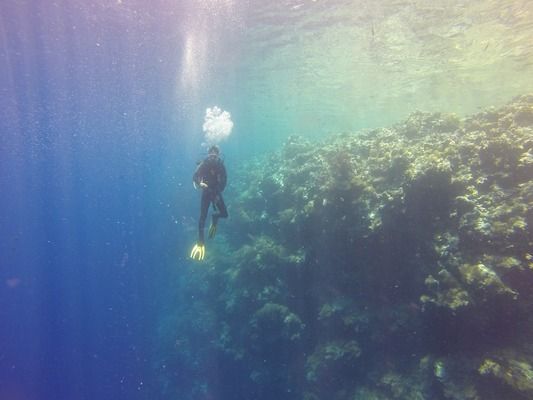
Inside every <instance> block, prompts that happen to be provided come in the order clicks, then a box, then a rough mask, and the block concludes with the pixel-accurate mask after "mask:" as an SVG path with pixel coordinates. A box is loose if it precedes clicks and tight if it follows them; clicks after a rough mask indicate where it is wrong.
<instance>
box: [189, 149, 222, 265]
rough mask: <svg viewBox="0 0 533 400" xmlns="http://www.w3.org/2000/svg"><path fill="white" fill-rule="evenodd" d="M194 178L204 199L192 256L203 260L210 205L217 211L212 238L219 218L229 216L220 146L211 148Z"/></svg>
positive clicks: (209, 234) (211, 227)
mask: <svg viewBox="0 0 533 400" xmlns="http://www.w3.org/2000/svg"><path fill="white" fill-rule="evenodd" d="M192 180H193V184H194V186H195V187H196V188H198V187H199V188H201V189H202V200H201V203H200V220H199V221H198V242H197V243H196V245H195V246H194V247H193V249H192V251H191V258H192V259H198V260H199V261H202V260H203V259H204V257H205V245H204V227H205V219H206V218H207V211H208V210H209V206H210V205H211V204H213V209H214V211H215V212H214V213H213V214H212V220H211V226H210V227H209V233H208V237H209V238H210V239H211V238H213V237H214V236H215V234H216V232H217V223H218V219H219V218H227V217H228V211H227V209H226V204H224V199H223V198H222V192H223V191H224V188H225V187H226V181H227V174H226V167H224V162H223V161H222V159H221V158H220V150H219V148H218V146H216V145H213V146H211V147H210V148H209V151H208V156H207V158H206V159H205V160H203V161H202V162H201V163H200V164H199V165H198V167H197V168H196V171H195V172H194V175H193V178H192Z"/></svg>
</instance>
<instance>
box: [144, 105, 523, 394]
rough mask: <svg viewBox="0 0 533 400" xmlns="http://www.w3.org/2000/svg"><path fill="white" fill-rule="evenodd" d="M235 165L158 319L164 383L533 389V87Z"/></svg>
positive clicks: (219, 388)
mask: <svg viewBox="0 0 533 400" xmlns="http://www.w3.org/2000/svg"><path fill="white" fill-rule="evenodd" d="M242 171H243V172H242V174H241V175H240V176H237V177H235V178H234V179H233V181H232V188H231V192H230V193H228V194H227V195H226V197H227V198H228V203H229V205H230V207H231V208H230V213H231V219H230V220H228V221H223V222H224V226H223V227H222V226H221V229H220V230H221V231H225V232H226V234H225V235H224V236H221V237H217V239H216V240H215V242H213V244H211V243H209V244H208V246H209V247H208V258H207V260H206V262H205V263H203V264H198V265H195V266H194V267H191V268H190V269H189V270H187V271H181V272H180V273H181V274H182V275H183V274H184V276H182V280H181V287H180V289H179V290H176V292H175V294H174V298H173V299H172V301H169V309H168V310H166V311H165V313H164V315H163V316H162V317H161V323H160V326H159V336H158V338H157V343H158V346H159V350H160V357H159V359H158V360H157V362H156V365H155V367H156V368H157V369H158V370H159V372H160V375H161V379H162V384H163V387H164V390H165V394H166V395H167V396H175V397H172V398H180V399H213V398H217V399H230V398H231V399H265V400H266V399H279V400H283V399H302V400H319V399H320V400H321V399H328V400H329V399H332V400H369V399H373V400H384V399H401V400H407V399H409V400H413V399H452V400H474V399H488V400H500V399H509V400H512V399H517V400H521V399H533V230H532V227H533V96H521V97H517V98H515V99H514V100H513V101H512V102H510V103H509V104H508V105H506V106H504V107H502V108H499V109H489V110H486V111H484V112H481V113H479V114H477V115H473V116H470V117H467V118H463V119H460V118H458V117H457V116H455V115H447V114H441V113H435V114H426V113H421V112H417V113H413V114H412V115H410V116H409V118H408V119H407V120H406V121H404V122H402V123H399V124H397V125H395V126H392V127H389V128H382V129H375V130H369V131H364V132H358V133H355V134H342V135H337V136H333V137H330V138H328V139H327V140H326V141H324V142H322V143H310V142H307V141H305V140H303V139H302V138H299V137H291V138H290V139H289V140H288V142H287V143H286V145H285V146H284V148H283V149H282V150H281V151H280V152H279V153H276V154H273V155H270V156H268V157H267V158H265V159H261V160H256V161H253V162H250V163H249V164H248V165H247V166H246V168H243V169H242ZM234 174H235V173H234ZM184 393H186V394H184ZM168 398H171V397H168Z"/></svg>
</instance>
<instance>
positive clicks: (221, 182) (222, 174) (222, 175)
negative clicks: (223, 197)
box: [218, 164, 228, 192]
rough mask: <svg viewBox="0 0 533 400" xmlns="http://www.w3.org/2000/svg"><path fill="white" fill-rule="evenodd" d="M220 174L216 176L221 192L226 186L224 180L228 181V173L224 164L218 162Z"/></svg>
mask: <svg viewBox="0 0 533 400" xmlns="http://www.w3.org/2000/svg"><path fill="white" fill-rule="evenodd" d="M220 167H221V168H220V174H219V176H218V186H219V188H220V191H221V192H222V191H223V190H224V189H225V188H226V182H227V181H228V175H227V173H226V167H225V166H224V164H220Z"/></svg>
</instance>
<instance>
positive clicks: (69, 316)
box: [0, 0, 531, 400]
mask: <svg viewBox="0 0 533 400" xmlns="http://www.w3.org/2000/svg"><path fill="white" fill-rule="evenodd" d="M261 3H262V2H261ZM312 3H313V4H312ZM314 3H317V4H316V5H315V4H314ZM319 3H321V2H320V1H318V2H309V5H310V7H311V6H312V7H314V8H311V11H310V13H311V14H312V13H313V12H314V13H316V15H320V14H319V13H320V12H322V11H324V9H323V8H320V7H324V6H322V5H320V4H319ZM336 3H337V6H338V7H339V8H338V10H340V11H338V12H339V13H341V14H342V12H341V11H342V10H343V8H342V7H348V8H349V9H352V6H353V4H350V2H345V1H339V2H336ZM393 3H394V2H393ZM283 4H284V5H285V6H286V9H287V10H288V11H290V10H292V11H295V12H298V13H299V14H297V15H295V16H291V17H289V16H288V14H287V15H285V14H284V15H282V16H280V15H279V14H276V13H279V12H280V11H279V10H277V9H276V8H275V7H273V9H267V8H262V5H260V4H255V3H254V2H243V4H241V5H238V4H236V2H232V1H226V2H223V1H220V2H217V1H202V2H194V1H184V2H181V1H170V0H165V1H163V0H160V1H156V2H148V1H141V0H134V1H127V0H114V1H103V0H99V1H92V2H82V1H66V0H65V1H62V0H58V1H45V2H38V1H31V0H3V1H2V3H1V4H0V70H1V73H0V110H1V115H2V116H1V117H0V238H1V240H0V305H1V306H0V399H8V400H63V399H65V400H77V399H100V400H106V399H157V398H158V397H157V396H158V394H159V393H162V392H163V391H162V389H161V387H160V380H158V377H157V373H156V372H155V371H156V369H155V368H154V365H153V360H154V358H157V357H154V355H153V352H154V349H155V348H156V347H157V345H156V343H155V340H156V332H157V329H158V328H157V324H158V321H159V318H160V316H161V314H163V313H164V311H165V307H168V305H167V304H166V303H165V299H166V298H167V295H168V293H172V292H173V291H176V290H178V289H179V288H180V285H185V284H186V282H185V283H184V282H178V281H176V282H174V281H170V280H169V277H173V278H174V277H176V270H177V269H178V270H179V269H180V268H188V269H189V268H194V266H191V264H190V262H189V261H188V260H187V256H188V252H189V250H190V246H191V244H192V243H193V242H194V240H195V237H196V231H195V228H196V224H197V219H196V218H197V212H198V198H197V193H196V192H194V190H193V188H192V185H191V175H192V172H193V171H194V168H195V165H196V164H195V163H196V162H197V161H198V160H199V159H201V158H202V157H203V156H204V155H205V148H204V147H202V145H201V144H202V142H203V135H202V123H203V118H204V113H205V109H206V108H207V107H212V106H213V105H219V106H221V107H223V109H226V110H230V111H231V113H232V118H233V120H234V121H235V128H234V130H233V132H232V135H231V137H230V138H229V139H228V140H227V142H224V143H223V144H222V149H223V153H224V157H225V163H226V166H227V168H228V171H229V175H230V182H231V177H232V171H236V170H238V169H239V168H240V167H241V166H242V165H243V162H244V161H245V160H247V159H249V158H250V157H252V156H255V155H261V154H267V153H268V152H269V151H272V150H275V149H278V148H279V147H280V146H281V144H282V143H283V142H285V141H286V140H287V137H288V136H289V135H291V134H293V133H299V134H304V135H306V134H307V135H308V136H309V137H310V138H317V137H323V136H324V135H325V134H327V133H329V132H331V131H335V132H339V131H343V130H354V129H360V128H365V127H373V126H379V125H387V124H389V123H392V122H394V121H396V120H397V119H399V118H400V117H402V116H404V115H405V114H406V113H407V111H410V110H411V109H414V108H416V107H417V106H420V105H424V104H426V105H428V108H431V109H433V110H435V109H440V108H446V111H456V112H463V113H466V112H470V111H473V110H474V109H475V108H476V107H481V106H485V105H487V104H490V102H491V101H492V102H494V103H501V102H503V100H504V99H505V100H507V99H508V95H511V94H517V93H518V92H519V91H521V90H523V89H524V84H523V82H522V81H519V79H518V78H517V80H516V81H515V82H514V83H513V84H510V85H508V87H506V90H507V91H508V92H506V93H503V90H502V88H501V87H500V86H498V85H497V83H496V82H494V80H493V79H492V77H493V75H492V74H485V72H486V71H485V70H483V71H481V72H480V75H479V76H481V77H482V78H479V76H478V78H479V80H480V81H481V83H480V82H478V81H476V82H477V83H476V84H475V85H474V86H472V87H471V90H470V91H469V94H470V95H469V96H466V97H463V96H461V95H460V94H458V93H457V92H454V90H457V88H455V87H454V88H452V89H449V90H450V92H454V93H455V96H456V97H454V98H453V99H452V100H450V101H449V103H448V104H446V107H444V102H445V100H442V99H443V98H445V97H446V96H445V94H446V93H448V92H447V90H448V89H446V88H445V86H446V84H444V85H443V86H438V87H437V86H431V84H429V83H428V85H430V86H431V87H429V86H425V85H426V81H425V80H424V83H420V82H422V80H420V81H418V80H416V79H415V78H409V79H413V81H410V82H407V83H405V82H403V83H401V84H398V86H399V87H400V88H399V89H398V88H396V89H395V90H397V91H398V90H400V91H401V90H403V88H405V87H407V86H409V85H408V84H409V83H413V82H414V81H416V82H418V83H417V85H420V87H421V88H422V89H420V90H421V91H422V92H423V93H421V94H420V99H415V98H414V97H416V96H413V91H416V90H415V89H413V87H411V86H409V89H406V90H407V91H408V92H409V93H410V96H412V97H410V99H411V100H410V101H409V102H407V103H404V102H403V101H402V99H403V97H402V95H401V92H400V93H395V94H391V93H388V84H386V82H392V81H393V79H390V80H388V79H386V76H385V77H384V76H381V78H380V79H379V80H373V81H372V84H373V85H375V86H372V87H369V86H366V83H368V79H367V78H365V76H364V75H358V78H357V79H355V78H354V76H355V75H357V74H356V73H355V72H356V71H352V72H354V74H351V73H350V68H352V67H353V66H352V65H349V66H347V65H345V64H346V63H344V62H340V63H339V67H338V68H333V69H332V70H331V71H326V72H325V73H326V74H327V73H331V75H330V76H327V77H325V78H324V77H321V70H320V69H319V67H320V66H323V65H326V64H328V60H329V59H330V58H331V57H333V56H334V55H335V54H330V53H324V58H323V59H320V60H318V61H317V60H316V59H315V58H313V57H315V56H316V53H315V50H316V49H314V48H313V46H315V45H313V44H312V43H314V42H313V41H312V37H313V35H314V34H315V33H316V32H315V31H314V30H315V29H319V28H320V29H325V27H324V26H325V25H324V26H323V25H320V24H319V26H318V28H317V25H313V24H311V23H309V27H308V28H309V32H307V35H308V36H309V37H308V36H305V37H298V38H295V37H293V36H292V35H290V34H288V33H287V32H289V33H290V32H292V31H291V29H292V28H291V26H292V23H293V22H292V21H293V18H296V19H299V18H302V21H304V22H305V21H307V22H309V21H308V20H307V18H308V15H305V7H304V9H302V8H301V5H299V4H300V2H287V4H285V3H283ZM302 4H304V2H302ZM367 6H368V5H367ZM391 7H392V6H391ZM394 7H400V6H399V5H398V6H395V5H394ZM334 8H335V7H334ZM335 10H337V8H335ZM391 10H392V8H390V9H389V8H387V9H385V10H382V9H379V10H378V11H379V12H376V14H375V15H374V16H375V17H376V18H378V17H379V16H383V15H389V14H390V13H391ZM288 11H287V12H288ZM335 12H337V11H335ZM334 14H335V13H334V12H333V11H332V14H331V15H329V14H328V18H332V20H336V21H338V23H339V26H341V27H346V26H348V25H349V24H348V23H347V22H346V21H343V20H342V19H340V20H339V18H337V17H338V15H334ZM378 14H379V16H378ZM316 18H317V19H320V17H319V16H318V17H316ZM361 18H362V17H361ZM363 20H366V19H364V18H363ZM358 21H360V20H359V19H358ZM311 22H312V21H311ZM326 25H327V24H326ZM265 26H266V27H267V29H269V30H271V32H263V30H262V29H263V28H264V27H265ZM306 26H307V25H305V24H303V22H302V25H301V26H300V27H302V29H307V28H306ZM371 29H372V30H371ZM199 32H200V33H199ZM201 32H210V34H209V35H208V36H206V37H202V36H201ZM368 32H372V35H374V28H371V24H369V25H368V29H367V33H368ZM278 33H279V34H278ZM368 34H369V35H370V33H368ZM195 35H196V36H195ZM249 35H251V36H249ZM190 37H192V38H193V39H194V38H196V39H195V40H196V42H194V43H195V45H194V46H193V48H192V50H191V49H190V48H188V47H187V46H188V44H187V43H190V42H188V38H190ZM332 37H334V38H337V39H338V40H339V42H342V43H345V44H344V45H342V46H341V44H342V43H337V42H336V41H333V42H331V43H333V45H332V47H333V48H335V46H336V44H335V43H337V45H338V46H339V48H340V49H341V50H340V51H339V54H345V51H344V50H345V49H346V48H350V41H351V40H353V37H352V38H350V37H344V39H345V41H344V42H343V40H342V38H340V39H339V38H338V37H337V36H335V35H334V34H333V35H332ZM198 38H200V39H198ZM191 40H192V39H191ZM253 40H257V41H261V42H260V45H258V46H257V47H254V43H253ZM413 40H415V39H413ZM417 40H418V39H417ZM250 41H252V43H250ZM287 41H291V42H292V43H293V44H294V43H296V47H298V48H301V49H302V54H303V55H299V56H298V57H302V58H301V59H300V58H298V57H296V56H295V58H294V59H290V60H289V59H288V57H289V55H291V54H292V53H291V51H290V50H291V47H284V43H286V42H287ZM203 43H204V44H205V43H207V44H205V46H204V45H203ZM305 43H309V46H307V45H305ZM328 43H329V42H328ZM417 43H418V42H417ZM300 44H301V46H299V45H300ZM317 46H318V47H321V48H322V45H321V44H320V43H319V44H318V45H317ZM375 46H376V47H375V48H373V50H372V51H369V53H368V54H370V56H369V57H370V59H373V57H374V56H372V54H374V55H375V54H376V53H377V54H379V53H380V52H384V51H385V50H384V49H383V48H381V47H380V46H381V45H380V44H379V43H376V44H375ZM484 46H485V45H484ZM518 47H519V46H517V48H518ZM278 48H280V49H282V50H281V51H280V52H279V53H278V52H277V49H278ZM343 49H344V50H343ZM490 49H492V47H490ZM354 51H356V50H354ZM188 52H191V55H190V59H191V60H193V61H191V62H189V61H187V60H189V58H188V56H187V54H188ZM306 52H310V54H311V55H310V56H309V58H306V56H305V53H306ZM319 54H322V53H319ZM368 54H367V55H368ZM519 56H522V57H523V54H518V55H517V56H516V57H517V61H516V62H518V61H519V60H518V58H519ZM527 56H529V55H527ZM263 58H265V60H266V61H265V63H264V64H261V65H259V64H260V61H259V60H263ZM348 58H349V57H348V56H347V59H348ZM378 58H379V57H378ZM437 58H438V57H437ZM301 60H308V61H309V63H308V64H305V65H302V70H298V69H297V68H298V67H297V66H298V65H300V64H299V63H300V61H301ZM313 60H314V61H316V62H317V64H314V63H313V62H314V61H313ZM365 60H366V59H365ZM520 60H524V59H523V58H522V59H520ZM341 61H342V60H341ZM345 61H346V60H345ZM367 61H368V60H367ZM526 61H527V60H524V62H525V63H526V65H529V64H527V62H526ZM376 62H377V63H381V61H379V60H378V61H376ZM439 62H440V61H439ZM513 62H514V61H513V60H510V61H509V63H510V64H509V65H507V64H505V66H507V67H508V68H509V70H512V68H513V67H514V66H515V64H512V63H513ZM511 64H512V65H511ZM328 65H329V64H328ZM365 65H366V66H365ZM365 65H364V66H363V67H362V68H363V71H362V72H363V73H368V71H369V70H372V67H371V66H368V64H365ZM256 67H257V68H256ZM295 68H296V69H295ZM409 70H410V71H411V72H412V71H413V69H411V68H409ZM457 70H458V71H464V69H463V68H462V66H458V67H457ZM269 71H272V75H269ZM359 72H361V71H359ZM478 72H479V70H477V69H475V68H474V69H473V72H472V75H475V74H476V73H478ZM421 73H423V72H421ZM449 73H450V71H445V72H443V74H444V75H445V76H447V75H446V74H449ZM476 76H477V75H476ZM343 77H345V78H346V79H345V80H344V78H343ZM393 77H396V75H393ZM439 78H442V77H436V78H435V77H434V76H433V77H432V78H428V79H427V80H428V82H429V81H431V80H432V79H437V80H438V79H439ZM354 79H355V80H354ZM483 79H486V80H487V81H490V82H492V84H493V85H494V86H493V87H492V90H491V89H490V88H487V87H486V86H484V84H483V83H484V82H485V81H483ZM443 81H446V80H445V79H443ZM383 82H385V83H383ZM358 85H360V86H358ZM529 85H531V82H530V81H529ZM281 88H288V89H286V91H285V92H284V93H282V92H281V90H282V89H281ZM526 88H527V87H526ZM278 89H279V90H278ZM464 90H465V91H468V90H469V89H468V88H466V89H464ZM365 91H366V92H365ZM370 91H372V93H370ZM337 96H340V97H337ZM448 98H449V97H448ZM310 99H311V100H310ZM312 99H316V101H313V100H312ZM428 99H431V100H432V101H430V102H429V103H428ZM472 99H476V100H477V101H475V102H474V101H473V100H472ZM461 100H464V103H462V102H461ZM394 102H396V107H390V104H392V103H394ZM370 104H375V105H376V108H374V109H372V108H371V105H370ZM349 106H350V107H353V108H350V107H349ZM365 107H366V108H365ZM352 110H355V111H352ZM385 110H388V112H385ZM229 203H230V204H231V199H230V200H229ZM230 207H231V205H230ZM230 213H231V209H230ZM184 301H185V300H184ZM184 308H186V306H184ZM177 373H178V374H179V371H178V372H177Z"/></svg>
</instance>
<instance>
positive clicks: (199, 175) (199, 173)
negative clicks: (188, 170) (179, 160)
mask: <svg viewBox="0 0 533 400" xmlns="http://www.w3.org/2000/svg"><path fill="white" fill-rule="evenodd" d="M204 169H205V166H204V162H203V161H202V162H201V163H200V164H199V165H198V167H196V171H194V175H193V176H192V181H193V182H194V184H195V185H196V186H202V183H203V182H202V181H203V177H204V175H205V173H204V171H203V170H204ZM204 185H205V184H204Z"/></svg>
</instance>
